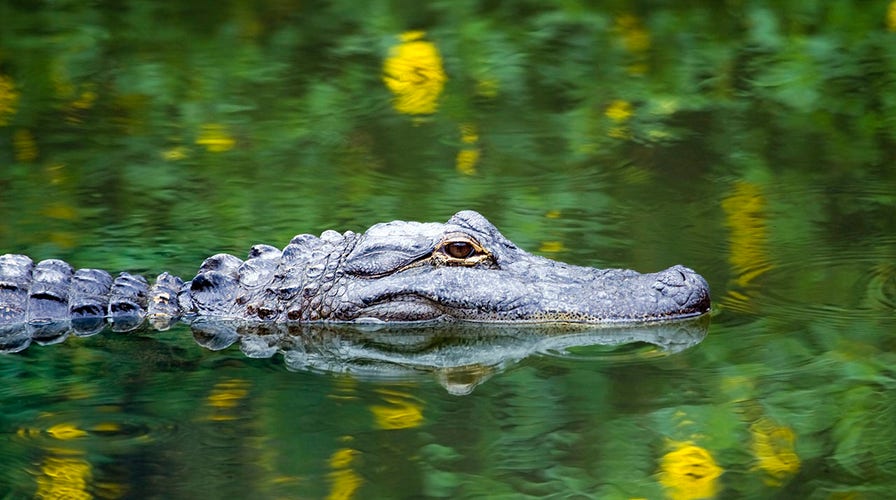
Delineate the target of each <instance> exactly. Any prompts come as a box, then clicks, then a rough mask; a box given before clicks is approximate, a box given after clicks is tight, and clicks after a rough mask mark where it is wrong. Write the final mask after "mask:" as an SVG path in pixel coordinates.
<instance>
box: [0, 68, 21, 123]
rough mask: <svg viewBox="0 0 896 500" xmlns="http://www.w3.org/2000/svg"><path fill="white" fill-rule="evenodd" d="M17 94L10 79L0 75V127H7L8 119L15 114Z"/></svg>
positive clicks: (17, 101) (17, 100)
mask: <svg viewBox="0 0 896 500" xmlns="http://www.w3.org/2000/svg"><path fill="white" fill-rule="evenodd" d="M18 104H19V92H18V91H17V90H16V85H15V83H14V82H13V80H12V78H10V77H8V76H6V75H0V127H4V126H6V125H9V119H10V118H11V117H12V116H13V115H15V114H16V108H17V106H18Z"/></svg>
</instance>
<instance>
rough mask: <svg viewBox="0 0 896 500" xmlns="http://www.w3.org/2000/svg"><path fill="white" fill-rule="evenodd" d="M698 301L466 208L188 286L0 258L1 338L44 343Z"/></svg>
mask: <svg viewBox="0 0 896 500" xmlns="http://www.w3.org/2000/svg"><path fill="white" fill-rule="evenodd" d="M709 309H710V296H709V286H708V285H707V283H706V280H704V279H703V278H702V277H701V276H700V275H698V274H697V273H696V272H694V271H693V270H691V269H688V268H686V267H684V266H681V265H676V266H673V267H670V268H668V269H666V270H664V271H660V272H655V273H647V274H641V273H638V272H636V271H632V270H625V269H595V268H589V267H580V266H574V265H569V264H565V263H562V262H558V261H554V260H551V259H548V258H545V257H540V256H536V255H533V254H530V253H528V252H526V251H524V250H522V249H521V248H519V247H518V246H516V245H515V244H513V243H512V242H511V241H510V240H508V239H507V238H505V237H504V236H503V235H501V233H500V232H499V231H498V229H497V228H495V226H494V225H492V224H491V223H490V222H489V221H488V220H487V219H486V218H485V217H484V216H482V215H481V214H479V213H477V212H474V211H469V210H467V211H461V212H458V213H456V214H455V215H454V216H452V217H451V218H450V219H449V220H448V221H447V222H445V223H420V222H406V221H393V222H388V223H380V224H375V225H373V226H371V227H370V228H369V229H368V230H367V231H366V232H364V233H362V234H358V233H354V232H352V231H347V232H344V233H341V234H340V233H338V232H336V231H333V230H327V231H324V232H323V233H322V234H321V235H320V236H319V237H318V236H313V235H310V234H302V235H298V236H296V237H294V238H293V239H292V241H290V243H289V244H288V245H287V246H286V247H285V248H283V249H282V250H280V249H278V248H275V247H273V246H270V245H261V244H259V245H255V246H253V247H252V248H251V250H250V251H249V254H248V258H247V259H246V260H241V259H239V258H237V257H234V256H233V255H228V254H218V255H214V256H212V257H209V258H208V259H206V260H205V261H204V262H203V263H202V265H201V266H200V268H199V270H198V272H197V274H196V276H194V277H193V278H192V279H191V280H189V281H184V280H182V279H181V278H179V277H177V276H173V275H171V274H169V273H162V274H161V275H159V276H158V277H157V278H156V279H155V281H154V282H153V283H152V284H150V283H149V282H148V281H147V280H146V279H145V278H144V277H142V276H139V275H135V274H130V273H127V272H123V273H121V274H119V275H118V276H117V277H115V278H113V277H112V276H111V275H110V274H109V273H108V272H106V271H102V270H98V269H78V270H74V269H73V268H72V266H70V265H69V264H67V263H66V262H64V261H61V260H56V259H49V260H44V261H41V262H38V263H36V264H35V263H34V262H33V261H32V260H31V259H30V258H28V257H26V256H24V255H16V254H7V255H3V256H0V336H3V334H4V333H3V332H7V333H8V332H11V331H14V330H15V329H16V328H17V327H18V326H21V325H26V326H28V327H29V328H31V335H33V336H35V337H40V336H45V337H52V336H53V335H56V334H58V333H59V329H60V327H59V325H60V324H61V325H64V328H70V329H72V330H74V331H75V333H81V334H85V333H89V332H91V331H95V330H97V329H98V328H102V327H103V326H105V325H107V324H112V325H114V327H113V329H118V330H124V331H126V330H129V329H133V328H136V327H138V326H139V325H141V324H144V323H146V322H148V323H149V324H150V325H151V326H152V327H154V328H156V329H159V330H161V329H165V328H167V327H170V326H171V325H172V324H173V323H174V322H176V321H178V320H183V321H186V322H190V321H194V320H195V319H196V318H224V319H233V320H239V321H249V322H261V323H273V324H281V323H309V322H354V323H380V322H418V321H436V322H444V321H455V322H457V321H463V322H514V323H516V322H523V323H566V324H569V323H587V324H620V323H639V322H654V321H662V320H675V319H684V318H691V317H696V316H700V315H703V314H705V313H707V312H708V311H709Z"/></svg>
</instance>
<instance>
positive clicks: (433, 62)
mask: <svg viewBox="0 0 896 500" xmlns="http://www.w3.org/2000/svg"><path fill="white" fill-rule="evenodd" d="M423 35H424V33H423V32H422V31H410V32H407V33H404V34H402V35H401V36H400V37H399V39H400V40H401V43H400V44H398V45H396V46H394V47H392V48H391V49H390V50H389V57H387V58H386V61H385V62H384V63H383V82H384V83H385V84H386V87H388V88H389V90H391V91H392V93H393V94H395V99H394V101H393V103H392V104H393V106H394V107H395V110H396V111H398V112H399V113H405V114H408V115H421V114H431V113H435V111H436V108H437V107H438V103H437V101H438V99H439V95H441V93H442V89H443V88H444V86H445V80H446V79H447V77H446V76H445V70H444V69H443V67H442V56H441V55H440V54H439V49H437V48H436V46H435V45H434V44H433V43H432V42H428V41H426V40H422V38H423Z"/></svg>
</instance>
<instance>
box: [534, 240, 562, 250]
mask: <svg viewBox="0 0 896 500" xmlns="http://www.w3.org/2000/svg"><path fill="white" fill-rule="evenodd" d="M565 250H566V245H564V244H563V242H562V241H542V242H541V245H540V246H539V247H538V251H539V252H541V253H558V252H563V251H565Z"/></svg>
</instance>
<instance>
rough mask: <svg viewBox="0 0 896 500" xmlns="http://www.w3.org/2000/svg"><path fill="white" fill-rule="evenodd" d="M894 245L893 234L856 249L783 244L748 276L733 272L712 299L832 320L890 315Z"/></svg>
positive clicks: (894, 297)
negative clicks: (778, 253) (784, 246)
mask: <svg viewBox="0 0 896 500" xmlns="http://www.w3.org/2000/svg"><path fill="white" fill-rule="evenodd" d="M894 248H896V238H893V237H887V238H878V239H876V240H875V242H874V244H866V245H864V246H862V247H858V248H835V247H832V246H821V245H815V246H813V245H810V244H806V245H801V246H800V247H799V248H797V247H791V248H787V249H785V250H784V252H782V253H781V257H778V258H775V259H772V260H771V262H770V263H769V265H768V266H767V268H766V269H764V270H763V272H761V273H759V274H756V275H753V276H749V277H748V279H742V278H743V276H744V275H745V274H742V275H740V276H737V275H736V276H734V278H733V279H732V280H731V284H730V285H729V289H728V290H726V291H725V292H723V295H721V296H720V298H719V299H717V304H718V306H719V307H720V308H721V309H723V310H728V311H733V312H736V313H741V314H754V315H764V316H769V315H771V316H774V317H778V318H782V319H814V320H825V321H834V322H837V321H841V322H843V321H854V320H858V319H868V318H874V317H879V316H881V315H882V314H883V315H887V314H893V313H894V312H896V264H894V261H893V253H894V250H893V249H894ZM746 272H749V270H744V273H746Z"/></svg>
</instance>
